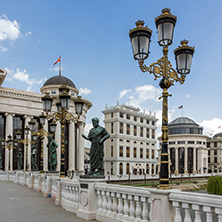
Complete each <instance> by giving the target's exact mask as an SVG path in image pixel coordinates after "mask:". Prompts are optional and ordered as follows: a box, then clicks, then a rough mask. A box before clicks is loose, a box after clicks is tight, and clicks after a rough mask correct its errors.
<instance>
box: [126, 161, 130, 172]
mask: <svg viewBox="0 0 222 222" xmlns="http://www.w3.org/2000/svg"><path fill="white" fill-rule="evenodd" d="M129 172H130V164H129V163H127V164H126V174H129Z"/></svg>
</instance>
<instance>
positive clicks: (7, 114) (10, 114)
mask: <svg viewBox="0 0 222 222" xmlns="http://www.w3.org/2000/svg"><path fill="white" fill-rule="evenodd" d="M4 116H15V114H14V113H5V114H4Z"/></svg>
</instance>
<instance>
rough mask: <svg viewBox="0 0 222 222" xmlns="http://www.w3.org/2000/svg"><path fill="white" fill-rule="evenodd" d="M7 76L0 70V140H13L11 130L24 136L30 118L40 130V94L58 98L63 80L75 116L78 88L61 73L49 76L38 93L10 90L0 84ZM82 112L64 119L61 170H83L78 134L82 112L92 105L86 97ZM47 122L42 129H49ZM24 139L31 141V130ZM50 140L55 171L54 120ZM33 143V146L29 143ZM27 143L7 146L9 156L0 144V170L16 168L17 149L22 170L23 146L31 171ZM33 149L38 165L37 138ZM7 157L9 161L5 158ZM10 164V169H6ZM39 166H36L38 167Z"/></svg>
mask: <svg viewBox="0 0 222 222" xmlns="http://www.w3.org/2000/svg"><path fill="white" fill-rule="evenodd" d="M5 78H7V72H6V71H5V70H3V69H0V139H2V138H4V139H5V140H7V137H8V135H9V134H10V135H11V136H12V138H13V139H14V140H15V133H16V131H17V130H18V129H20V130H21V132H22V138H23V139H24V137H25V136H24V128H25V126H27V125H28V122H29V121H30V120H31V118H33V120H34V121H35V122H36V124H35V125H36V130H39V129H40V123H39V115H40V114H41V113H42V111H43V107H42V100H41V97H42V96H43V95H44V94H45V93H46V92H47V93H49V95H50V96H51V97H53V98H56V97H58V94H59V90H58V88H59V87H60V86H61V85H62V84H63V83H66V85H67V87H68V88H69V90H70V92H69V93H70V95H71V100H70V108H69V112H70V113H72V114H73V115H75V105H74V102H73V101H74V99H75V98H76V97H77V96H78V93H79V91H78V89H77V88H76V86H75V85H74V83H73V82H72V81H71V80H70V79H68V78H66V77H64V76H61V75H59V76H53V77H51V78H49V79H48V80H47V81H46V82H45V83H44V85H43V86H42V87H41V89H40V90H41V93H36V92H29V91H24V90H18V89H12V88H6V87H3V86H2V84H3V82H4V79H5ZM83 101H84V106H83V113H82V115H81V116H80V119H79V120H78V121H67V122H66V124H65V171H66V172H68V171H73V170H74V171H75V172H76V173H79V174H82V173H84V140H83V138H82V137H81V134H82V133H83V132H84V127H85V122H86V114H87V111H88V110H89V109H90V108H91V107H92V103H91V102H90V101H88V100H87V99H83ZM52 111H53V112H55V111H57V108H56V104H55V102H53V105H52ZM49 122H50V121H47V120H46V124H45V125H44V129H45V130H46V131H49ZM28 139H29V140H30V141H33V139H32V135H31V132H29V135H28ZM54 139H55V140H56V142H57V143H58V147H57V163H58V164H57V171H60V161H61V160H60V158H61V125H60V122H59V121H58V122H57V126H56V132H55V135H54ZM47 142H48V140H47V138H46V137H45V138H44V141H43V170H44V172H47V171H48V170H49V163H48V157H49V151H48V148H47V147H46V144H47ZM32 146H33V145H32ZM32 146H31V143H29V144H28V146H27V147H26V146H25V145H24V144H19V145H18V147H17V148H16V149H11V151H10V154H11V155H10V156H9V150H8V149H3V148H2V146H1V147H0V153H1V155H2V165H3V167H2V170H17V162H16V161H17V158H16V155H17V150H18V149H19V148H20V149H22V154H23V155H22V156H23V157H22V158H23V159H22V160H23V166H22V168H23V169H24V170H25V166H26V148H27V159H28V170H31V153H32ZM34 146H35V147H36V150H37V165H38V167H39V166H40V159H41V157H40V138H39V139H38V140H37V143H36V144H34ZM9 159H10V161H9ZM9 163H10V168H9ZM39 168H40V167H39Z"/></svg>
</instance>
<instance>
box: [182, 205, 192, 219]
mask: <svg viewBox="0 0 222 222" xmlns="http://www.w3.org/2000/svg"><path fill="white" fill-rule="evenodd" d="M182 208H184V209H185V217H184V222H191V218H190V207H189V204H187V203H182Z"/></svg>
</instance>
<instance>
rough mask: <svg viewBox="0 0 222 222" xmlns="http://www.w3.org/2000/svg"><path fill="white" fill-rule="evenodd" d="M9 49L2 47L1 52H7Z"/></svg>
mask: <svg viewBox="0 0 222 222" xmlns="http://www.w3.org/2000/svg"><path fill="white" fill-rule="evenodd" d="M7 50H8V49H7V48H5V47H3V46H0V51H1V52H6V51H7Z"/></svg>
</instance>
